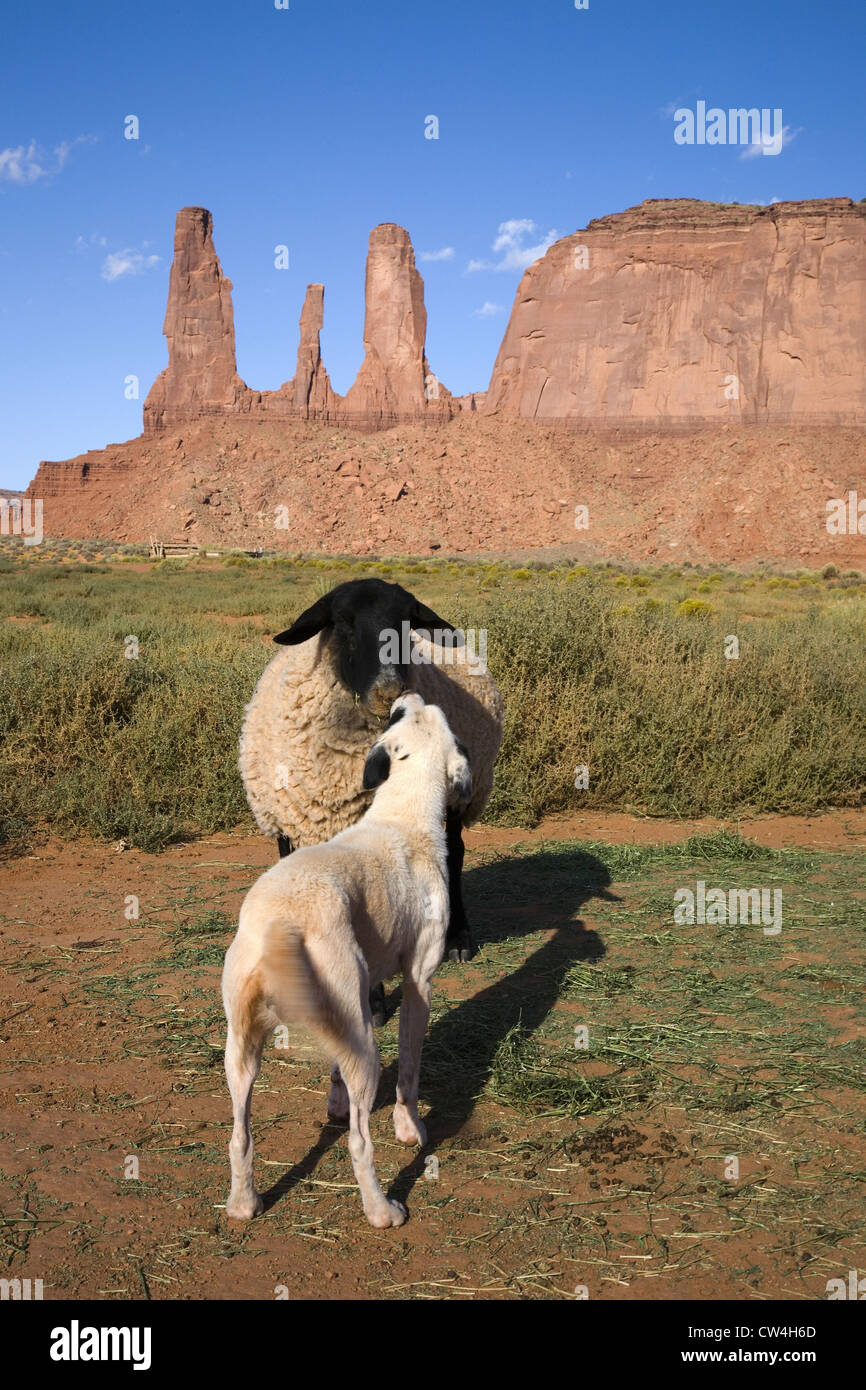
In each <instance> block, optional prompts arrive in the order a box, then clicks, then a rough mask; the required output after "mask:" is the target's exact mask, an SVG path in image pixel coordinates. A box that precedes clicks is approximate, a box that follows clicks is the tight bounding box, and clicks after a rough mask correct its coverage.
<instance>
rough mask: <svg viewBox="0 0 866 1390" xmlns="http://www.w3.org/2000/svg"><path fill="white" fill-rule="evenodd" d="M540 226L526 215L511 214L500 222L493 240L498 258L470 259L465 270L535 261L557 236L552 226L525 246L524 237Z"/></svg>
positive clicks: (517, 266)
mask: <svg viewBox="0 0 866 1390" xmlns="http://www.w3.org/2000/svg"><path fill="white" fill-rule="evenodd" d="M539 231H540V228H539V227H537V226H536V224H535V223H534V222H533V221H532V219H531V218H529V217H511V218H509V219H508V221H506V222H500V224H499V230H498V235H497V237H496V240H495V241H494V243H493V250H494V251H495V252H496V253H497V255H499V257H500V259H499V260H498V261H479V260H472V261H470V262H469V264H468V265H467V267H466V270H467V272H469V271H474V270H525V269H526V267H527V266H528V265H532V262H533V261H537V260H538V259H539V257H540V256H543V255H544V253H545V251H547V249H548V248H549V247H550V246H552V245H553V243H554V242H555V241H556V239H557V237H558V236H559V232H557V231H556V229H555V228H551V230H550V231H549V232H548V233H547V235H546V236H545V237H543V238H542V240H541V241H538V242H533V243H532V244H531V245H529V246H527V245H526V243H527V241H528V240H529V239H530V238H532V237H535V236H537V235H538V232H539Z"/></svg>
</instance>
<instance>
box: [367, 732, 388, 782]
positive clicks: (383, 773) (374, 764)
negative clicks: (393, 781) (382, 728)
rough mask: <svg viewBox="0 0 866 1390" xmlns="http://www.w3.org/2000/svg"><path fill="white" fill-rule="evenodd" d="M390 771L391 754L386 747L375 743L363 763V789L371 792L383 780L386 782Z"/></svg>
mask: <svg viewBox="0 0 866 1390" xmlns="http://www.w3.org/2000/svg"><path fill="white" fill-rule="evenodd" d="M390 771H391V755H390V753H389V752H388V750H387V748H383V747H382V745H381V743H377V744H376V745H375V747H373V748H371V749H370V752H369V753H368V754H367V761H366V762H365V764H364V791H365V792H372V791H375V790H376V788H377V787H381V785H382V783H383V782H387V780H388V773H389V772H390Z"/></svg>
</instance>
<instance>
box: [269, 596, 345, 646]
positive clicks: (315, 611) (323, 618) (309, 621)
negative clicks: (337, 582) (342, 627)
mask: <svg viewBox="0 0 866 1390" xmlns="http://www.w3.org/2000/svg"><path fill="white" fill-rule="evenodd" d="M333 599H334V591H333V589H332V590H331V592H330V593H329V594H324V595H323V596H322V598H320V599H317V600H316V602H315V603H314V604H313V606H312V607H311V608H308V609H307V610H306V612H305V613H302V614H301V616H300V617H299V618H295V621H294V622H293V623H292V626H291V627H287V628H286V630H285V632H278V633H277V635H276V637H275V638H274V641H275V642H279V644H280V646H281V647H296V646H297V645H298V643H299V642H308V641H309V640H310V638H311V637H315V635H316V633H317V632H321V631H322V628H324V627H330V625H331V624H332V623H333V621H334V607H333Z"/></svg>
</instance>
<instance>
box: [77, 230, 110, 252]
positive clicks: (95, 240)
mask: <svg viewBox="0 0 866 1390" xmlns="http://www.w3.org/2000/svg"><path fill="white" fill-rule="evenodd" d="M72 245H73V249H74V250H76V251H86V250H87V248H88V247H89V246H107V245H108V237H104V236H99V235H98V233H97V232H91V234H90V236H89V237H84V236H77V237H76V238H75V240H74V242H73V243H72Z"/></svg>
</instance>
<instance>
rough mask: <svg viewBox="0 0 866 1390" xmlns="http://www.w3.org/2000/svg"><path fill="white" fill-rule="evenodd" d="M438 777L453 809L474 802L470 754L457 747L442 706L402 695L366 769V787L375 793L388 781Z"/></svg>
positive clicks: (416, 696) (368, 758)
mask: <svg viewBox="0 0 866 1390" xmlns="http://www.w3.org/2000/svg"><path fill="white" fill-rule="evenodd" d="M425 769H427V770H428V772H427V775H429V776H434V775H435V772H436V769H441V774H442V776H443V777H444V781H445V788H446V799H447V803H448V805H449V806H465V805H466V804H467V803H468V801H469V799H470V797H471V796H472V770H471V768H470V766H469V754H468V753H467V751H466V749H465V748H464V747H463V744H462V743H458V742H457V739H456V738H455V737H454V735H453V733H452V732H451V726H450V725H449V723H448V720H447V719H446V718H445V715H444V714H443V713H442V711H441V709H440V708H439V706H438V705H425V703H424V701H423V700H422V699H421V696H420V695H416V694H415V693H414V692H411V693H409V694H407V695H401V696H400V697H399V698H398V699H396V700H395V701H394V703H393V705H392V706H391V718H390V721H389V723H388V727H387V729H386V730H385V732H384V733H383V734H380V736H379V737H378V738H377V739H376V742H375V743H374V744H373V747H372V748H371V749H370V752H369V754H368V755H367V761H366V763H365V765H364V787H365V789H366V790H367V791H374V790H375V789H376V788H377V787H381V785H382V783H383V782H386V781H388V780H389V779H397V778H401V779H402V778H403V777H404V776H409V775H412V776H421V775H424V770H425Z"/></svg>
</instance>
